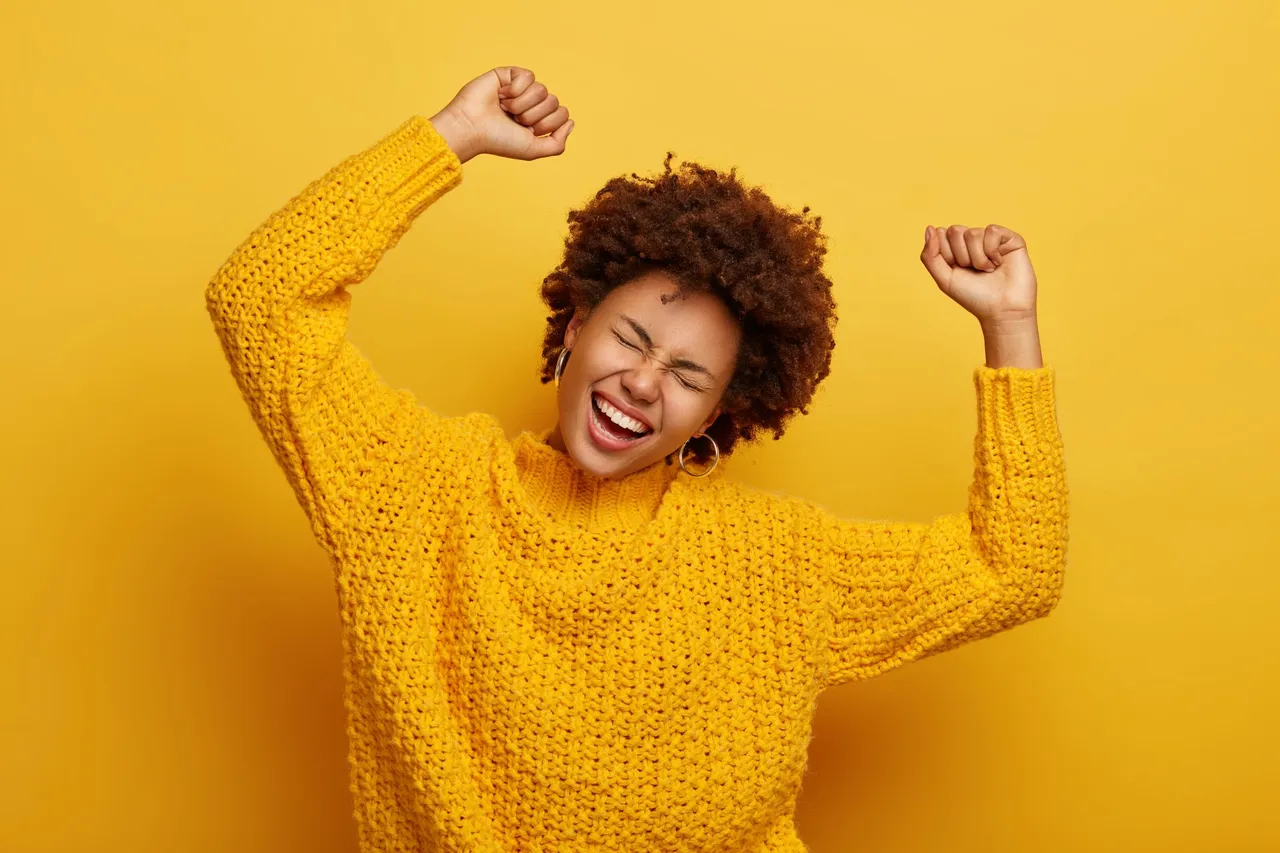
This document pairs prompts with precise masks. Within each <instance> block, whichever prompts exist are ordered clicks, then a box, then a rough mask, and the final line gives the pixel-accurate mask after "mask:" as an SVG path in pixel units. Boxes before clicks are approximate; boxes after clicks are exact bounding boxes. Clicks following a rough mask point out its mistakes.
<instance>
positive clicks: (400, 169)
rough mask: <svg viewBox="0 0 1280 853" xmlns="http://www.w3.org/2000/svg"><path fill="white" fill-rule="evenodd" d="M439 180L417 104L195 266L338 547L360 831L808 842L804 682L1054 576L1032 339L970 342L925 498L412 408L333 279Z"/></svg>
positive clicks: (810, 704) (276, 444) (352, 275)
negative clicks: (703, 465)
mask: <svg viewBox="0 0 1280 853" xmlns="http://www.w3.org/2000/svg"><path fill="white" fill-rule="evenodd" d="M460 179H461V167H460V165H459V163H458V160H457V158H456V157H455V156H454V155H453V153H452V152H451V151H450V150H449V149H448V147H447V146H446V145H445V143H444V141H443V140H442V139H441V138H440V137H439V136H438V135H437V134H436V132H435V130H434V128H433V127H432V126H431V124H430V123H429V122H428V121H426V120H425V119H423V118H421V117H414V118H412V119H410V120H409V121H407V122H405V123H404V124H403V125H402V126H401V127H399V128H398V129H397V130H395V131H394V132H392V133H391V134H389V135H388V136H386V137H385V138H384V139H382V140H381V141H379V142H378V143H377V144H375V145H374V146H372V147H371V148H369V149H368V150H367V151H365V152H363V153H361V154H358V155H356V156H353V157H350V158H348V159H347V160H345V161H343V162H342V163H341V164H339V165H338V166H336V167H335V168H334V169H332V170H331V171H330V172H329V173H328V174H327V175H325V176H324V177H323V178H321V179H319V180H318V181H315V182H314V183H312V184H311V185H309V186H308V187H307V188H306V189H305V190H304V191H303V192H302V193H301V194H300V195H298V196H297V197H296V198H294V199H293V200H292V201H290V202H289V203H288V204H287V205H286V206H285V207H284V208H283V209H282V210H280V211H279V212H277V213H275V214H274V215H272V216H271V217H270V218H269V219H268V220H267V222H266V223H265V224H264V225H262V226H261V227H260V228H259V229H257V230H256V231H255V232H254V233H253V234H252V235H251V236H250V237H249V238H248V239H247V240H246V241H245V243H244V244H243V245H241V246H240V248H239V249H238V250H237V251H236V252H235V253H234V254H233V255H232V256H231V258H230V259H229V260H228V261H227V262H226V264H225V265H224V266H223V267H222V268H221V269H220V270H219V272H218V273H217V275H216V277H215V278H214V279H213V281H212V282H211V283H210V285H209V287H208V290H207V293H206V297H207V304H208V308H209V311H210V314H211V316H212V318H213V322H214V326H215V328H216V330H217V333H218V336H219V338H220V339H221V342H222V346H223V349H224V351H225V353H226V356H227V358H228V359H229V360H230V363H231V368H232V373H233V375H234V377H235V379H236V382H237V383H238V385H239V387H240V390H241V392H242V393H243V395H244V398H245V400H246V401H247V402H248V405H249V408H250V411H251V412H252V414H253V417H254V420H255V421H256V423H257V425H258V427H259V429H260V430H261V432H262V435H263V436H264V437H265V439H266V441H267V444H268V445H269V446H270V448H271V450H272V452H273V453H274V455H275V457H276V459H277V460H278V461H279V463H280V465H281V466H282V467H283V469H284V471H285V474H286V475H287V477H288V479H289V483H290V485H291V486H292V487H293V490H294V493H295V494H296V495H297V498H298V501H299V502H300V503H301V505H302V507H303V509H304V510H305V511H306V514H307V517H308V519H309V520H310V522H311V525H312V529H313V531H314V533H315V536H316V537H317V539H318V540H319V542H320V543H321V544H322V545H323V547H324V548H325V549H326V550H327V551H328V552H329V554H330V555H331V556H332V558H333V563H334V569H335V576H336V581H337V592H338V598H339V604H340V610H341V618H342V626H343V648H344V652H345V662H344V674H345V678H346V706H347V711H348V714H349V720H350V725H349V727H348V734H349V737H350V764H351V787H352V792H353V794H354V798H355V816H356V819H357V821H358V826H359V838H360V844H361V849H362V850H365V851H374V850H379V851H382V850H393V851H448V853H464V851H465V853H517V851H528V853H534V851H545V853H552V852H553V851H554V853H566V851H568V852H569V853H572V851H698V852H699V853H702V852H703V851H707V852H708V853H709V851H723V852H724V853H729V851H732V853H744V851H745V853H763V851H789V853H798V851H803V850H804V849H805V847H804V845H803V844H802V843H801V842H800V840H799V838H798V837H797V835H796V831H795V826H794V823H793V813H794V809H795V804H796V797H797V795H798V792H799V787H800V782H801V776H802V774H803V772H804V768H805V765H806V758H807V747H808V744H809V740H810V736H811V728H810V723H811V719H812V715H813V711H814V708H815V705H816V700H817V697H818V695H819V693H820V692H821V691H822V690H823V689H824V688H825V687H828V686H830V685H834V684H838V683H841V682H847V681H852V680H856V679H863V678H867V677H870V676H873V675H876V674H878V673H882V672H885V671H886V670H889V669H891V668H893V667H895V666H898V665H900V664H903V663H906V662H908V661H911V660H913V659H917V658H921V657H924V656H926V655H930V654H933V653H936V652H939V651H942V650H944V649H948V648H952V647H954V646H957V645H960V644H962V643H965V642H969V641H972V640H976V639H978V638H980V637H984V636H987V635H990V634H993V633H995V632H997V631H1000V630H1003V629H1006V628H1009V627H1011V626H1014V625H1017V624H1018V623H1021V622H1026V621H1028V620H1031V619H1035V618H1037V617H1040V616H1043V615H1045V614H1047V613H1048V612H1049V611H1050V610H1051V609H1052V608H1053V606H1054V605H1055V603H1056V602H1057V601H1058V598H1059V595H1060V591H1061V586H1062V576H1063V567H1064V560H1065V553H1066V530H1067V528H1066V523H1067V489H1066V480H1065V474H1064V467H1063V456H1062V445H1061V442H1060V439H1059V434H1058V426H1057V421H1056V415H1055V402H1054V384H1053V371H1052V368H1050V367H1045V368H1041V369H1037V370H1023V369H1014V368H1002V369H998V370H993V369H989V368H986V367H978V368H977V369H976V370H975V371H974V374H973V379H974V387H975V389H976V392H977V412H978V424H977V426H978V430H977V439H976V442H975V468H974V479H973V484H972V487H971V488H970V490H969V496H968V497H969V500H968V511H967V512H966V513H964V514H958V515H955V516H948V517H943V518H940V519H938V520H936V521H934V522H933V523H930V524H905V523H902V524H898V523H884V522H853V521H843V520H839V519H836V518H833V517H832V516H830V515H828V514H827V513H825V512H824V511H822V510H821V509H819V508H817V507H815V506H813V505H811V504H809V503H806V502H804V501H800V500H795V499H788V498H781V497H776V496H773V495H767V494H763V493H760V492H756V491H752V490H750V489H747V488H745V487H743V486H741V485H738V484H735V483H733V482H731V481H729V480H727V479H725V478H724V477H722V476H721V474H720V471H717V472H715V473H713V474H712V476H710V477H708V478H705V479H694V478H691V477H689V476H687V475H685V474H683V473H677V471H678V469H677V468H673V467H672V466H668V465H665V464H663V463H659V464H657V465H654V466H652V467H650V468H648V469H646V470H644V471H641V472H639V473H636V474H634V475H632V476H630V477H627V478H625V479H623V480H621V481H601V480H598V479H596V478H593V477H592V476H590V475H588V474H585V473H583V472H581V471H579V470H577V469H575V468H574V467H573V465H572V464H571V463H570V460H569V459H568V458H567V457H566V456H564V455H563V454H561V453H559V452H558V451H556V450H553V449H552V448H551V447H549V446H548V445H547V444H546V443H545V442H544V440H543V439H544V438H545V435H546V433H541V434H538V435H534V434H532V433H528V432H526V433H523V434H521V435H520V436H519V437H518V438H516V439H515V440H514V441H510V440H508V439H507V438H506V437H505V435H504V432H503V430H502V429H501V428H500V426H499V424H498V423H497V422H496V421H495V420H494V419H493V418H491V417H488V416H485V415H479V414H473V415H468V416H465V417H456V418H445V417H440V416H437V415H435V414H433V413H432V412H430V411H429V410H427V409H425V408H423V407H422V406H421V405H419V404H418V403H417V401H416V400H415V398H414V396H413V395H412V394H410V393H409V392H407V391H403V390H395V389H392V388H391V387H388V386H387V385H386V384H385V383H384V382H383V381H382V380H381V379H380V378H379V376H378V375H377V374H376V373H375V371H374V370H373V368H372V367H371V366H370V365H369V363H368V362H367V361H366V360H365V358H364V357H363V356H362V355H361V353H360V352H359V351H358V350H357V349H356V348H355V346H353V345H352V344H351V343H349V342H348V341H347V340H346V328H347V316H348V308H349V305H350V295H349V293H348V290H347V288H348V286H349V285H352V284H355V283H356V282H359V281H361V280H363V279H364V278H366V277H367V276H368V275H369V274H370V273H371V272H372V271H373V269H374V267H375V265H376V264H377V263H378V260H379V258H381V257H382V255H383V254H384V253H385V252H386V251H387V250H388V249H390V248H391V247H392V246H393V245H394V244H395V243H396V242H397V241H398V240H399V239H400V237H401V236H402V235H403V234H404V232H405V231H406V229H408V227H409V226H410V224H411V223H412V222H413V221H414V219H415V218H416V217H417V216H418V215H419V214H420V213H421V212H422V211H423V210H424V209H425V208H426V207H427V206H428V205H430V204H431V203H432V202H433V201H435V200H436V199H437V198H439V197H440V196H441V195H443V194H444V193H445V192H447V191H448V190H449V189H451V188H452V187H454V186H455V185H457V183H458V182H459V180H460ZM722 468H723V466H722Z"/></svg>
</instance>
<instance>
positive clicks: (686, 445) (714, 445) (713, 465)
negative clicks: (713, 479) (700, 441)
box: [679, 433, 720, 477]
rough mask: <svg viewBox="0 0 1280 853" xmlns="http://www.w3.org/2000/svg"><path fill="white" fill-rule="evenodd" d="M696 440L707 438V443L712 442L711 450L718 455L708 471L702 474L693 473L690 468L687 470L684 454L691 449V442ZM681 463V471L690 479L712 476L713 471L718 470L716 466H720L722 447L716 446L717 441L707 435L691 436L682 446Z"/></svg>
mask: <svg viewBox="0 0 1280 853" xmlns="http://www.w3.org/2000/svg"><path fill="white" fill-rule="evenodd" d="M694 438H705V439H706V440H707V441H709V442H711V449H712V450H714V451H715V454H716V458H715V459H714V460H713V461H712V463H711V465H710V466H709V467H708V468H707V470H705V471H703V472H702V473H701V474H695V473H693V472H692V471H690V470H689V469H688V468H686V467H685V464H684V454H685V451H686V450H688V449H689V440H690V439H694ZM679 461H680V470H681V471H683V472H685V473H686V474H688V475H689V476H690V477H705V476H707V475H708V474H710V473H711V472H712V471H714V470H715V469H716V466H717V465H719V464H720V445H718V444H716V440H715V439H714V438H712V437H711V436H709V435H707V434H706V433H703V434H702V435H691V436H689V438H686V439H685V440H684V444H682V445H680V456H679Z"/></svg>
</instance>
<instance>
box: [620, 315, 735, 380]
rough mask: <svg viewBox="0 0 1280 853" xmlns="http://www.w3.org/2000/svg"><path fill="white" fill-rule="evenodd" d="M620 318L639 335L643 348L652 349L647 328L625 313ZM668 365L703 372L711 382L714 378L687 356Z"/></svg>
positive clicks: (651, 340)
mask: <svg viewBox="0 0 1280 853" xmlns="http://www.w3.org/2000/svg"><path fill="white" fill-rule="evenodd" d="M622 319H624V320H626V321H627V324H628V325H630V326H631V328H632V329H634V330H635V333H636V334H637V335H639V336H640V340H641V341H643V342H644V345H645V349H653V338H651V337H650V336H649V332H648V330H647V329H645V327H644V326H641V325H640V324H639V323H637V322H636V321H635V320H633V319H631V318H630V317H628V316H627V315H626V314H623V315H622ZM668 366H669V367H675V368H681V369H684V370H692V371H695V372H697V373H703V374H705V375H707V376H708V377H710V378H711V380H712V381H713V382H714V381H715V378H716V375H715V374H714V373H712V372H711V371H710V370H707V369H706V368H705V367H703V366H702V365H701V364H698V363H697V362H696V361H690V360H689V359H687V358H676V359H672V360H671V361H670V362H669V363H668Z"/></svg>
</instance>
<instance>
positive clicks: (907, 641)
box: [797, 366, 1067, 685]
mask: <svg viewBox="0 0 1280 853" xmlns="http://www.w3.org/2000/svg"><path fill="white" fill-rule="evenodd" d="M973 380H974V385H975V388H976V390H977V409H978V429H977V437H976V439H975V442H974V474H973V480H972V483H971V485H970V487H969V496H968V498H969V499H968V511H967V512H966V513H964V514H957V515H949V516H942V517H940V518H937V519H935V520H934V521H933V522H931V523H889V522H871V521H845V520H841V519H836V518H833V517H832V516H830V515H828V514H827V513H825V512H823V511H822V510H820V509H817V508H816V507H812V506H811V505H808V504H805V505H803V506H804V507H805V510H804V511H802V512H801V516H802V521H801V525H800V527H799V529H798V536H799V541H798V542H797V547H798V548H800V549H801V553H804V552H805V550H809V552H810V553H811V557H812V559H813V561H814V562H813V565H814V566H815V567H816V569H817V575H818V577H819V579H820V582H821V583H822V584H823V585H824V586H825V592H826V594H827V600H828V601H829V602H830V605H831V608H832V622H831V624H832V625H833V632H832V634H831V636H830V637H829V651H830V656H829V660H830V664H831V666H830V672H829V679H828V684H829V685H834V684H839V683H842V682H845V681H854V680H860V679H865V678H869V677H871V676H874V675H878V674H880V673H883V672H885V671H887V670H890V669H893V668H894V667H897V666H900V665H901V664H904V663H907V662H909V661H912V660H916V659H919V658H923V657H926V656H928V655H932V654H936V653H938V652H942V651H945V650H947V649H951V648H955V647H956V646H960V645H963V644H965V643H969V642H972V641H974V640H978V639H982V638H983V637H987V636H990V635H992V634H995V633H998V632H1000V631H1003V630H1006V629H1008V628H1012V627H1014V626H1016V625H1019V624H1021V623H1024V622H1028V621H1031V620H1033V619H1037V618H1040V617H1042V616H1046V615H1048V613H1049V612H1050V611H1051V610H1052V609H1053V608H1054V607H1055V606H1056V605H1057V603H1058V600H1059V598H1060V596H1061V593H1062V585H1063V572H1064V569H1065V565H1066V549H1067V482H1066V471H1065V465H1064V458H1063V448H1062V441H1061V437H1060V435H1059V431H1058V423H1057V413H1056V404H1055V400H1054V371H1053V368H1052V367H1049V366H1045V367H1042V368H1036V369H1024V368H1008V367H1006V368H998V369H993V368H988V367H986V366H980V367H978V368H977V369H976V370H975V371H974V375H973Z"/></svg>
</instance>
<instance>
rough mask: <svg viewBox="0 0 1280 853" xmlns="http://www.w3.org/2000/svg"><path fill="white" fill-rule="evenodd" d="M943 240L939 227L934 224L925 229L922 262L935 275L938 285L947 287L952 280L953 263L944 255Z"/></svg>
mask: <svg viewBox="0 0 1280 853" xmlns="http://www.w3.org/2000/svg"><path fill="white" fill-rule="evenodd" d="M941 240H942V238H941V237H939V236H938V229H936V228H934V227H933V226H929V227H927V228H926V229H925V240H924V249H923V250H921V252H920V263H922V264H924V268H925V269H927V270H928V271H929V275H931V276H933V280H934V281H936V282H937V283H938V286H939V287H941V288H944V289H945V288H946V286H947V283H948V282H949V281H950V280H951V264H949V263H947V259H946V258H944V257H942V242H941Z"/></svg>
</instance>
